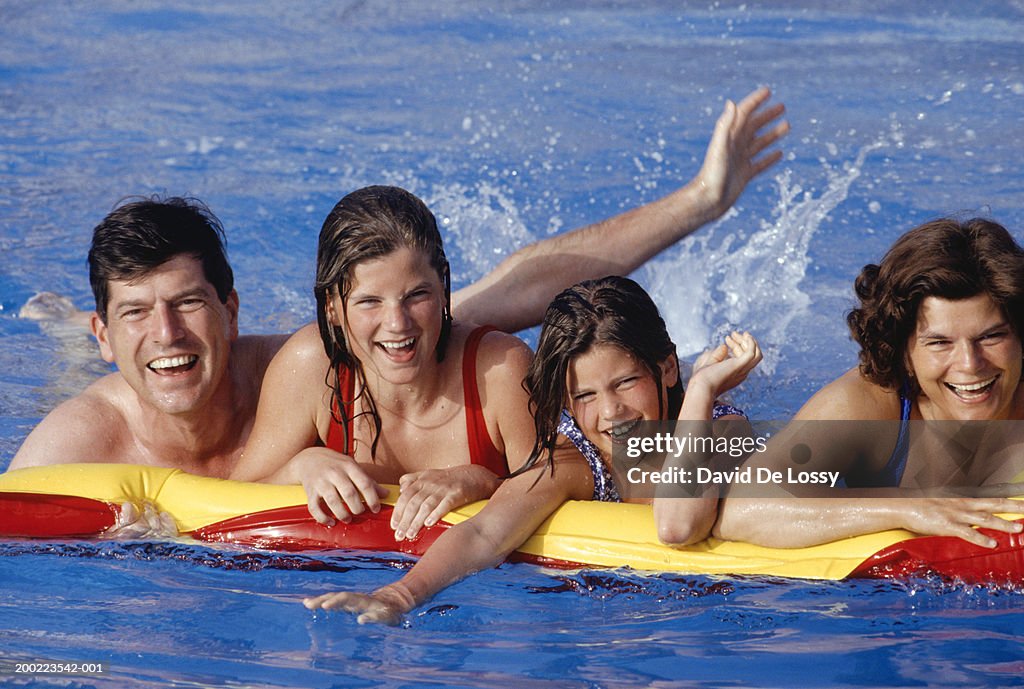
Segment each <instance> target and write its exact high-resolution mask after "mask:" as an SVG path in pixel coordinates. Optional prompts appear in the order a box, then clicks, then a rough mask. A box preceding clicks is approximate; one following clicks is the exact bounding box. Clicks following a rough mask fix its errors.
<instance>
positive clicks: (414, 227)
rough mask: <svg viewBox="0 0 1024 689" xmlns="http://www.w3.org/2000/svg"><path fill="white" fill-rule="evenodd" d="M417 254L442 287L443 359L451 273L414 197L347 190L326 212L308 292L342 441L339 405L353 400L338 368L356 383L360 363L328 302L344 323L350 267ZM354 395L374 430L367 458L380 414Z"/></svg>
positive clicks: (379, 189)
mask: <svg viewBox="0 0 1024 689" xmlns="http://www.w3.org/2000/svg"><path fill="white" fill-rule="evenodd" d="M403 247H405V248H408V249H412V250H415V251H422V252H423V253H424V254H425V255H426V256H427V259H428V260H429V262H430V266H431V267H432V268H433V269H434V270H435V271H437V275H438V277H439V278H440V280H441V284H442V285H443V286H444V308H443V310H442V314H441V336H440V337H439V338H438V341H437V347H436V349H435V353H436V356H437V360H438V361H441V360H443V359H444V353H445V350H446V348H447V345H448V338H449V335H450V334H451V327H452V315H451V274H450V270H449V267H448V259H447V258H446V257H445V254H444V246H443V244H442V241H441V233H440V232H439V231H438V229H437V221H436V220H435V218H434V214H433V213H431V212H430V209H429V208H427V206H426V204H424V203H423V202H422V201H421V200H420V199H418V198H417V197H416V196H414V195H413V194H411V193H409V192H408V191H406V190H404V189H399V188H398V187H386V186H371V187H364V188H362V189H358V190H356V191H353V192H352V193H351V194H349V195H347V196H345V197H344V198H343V199H341V200H340V201H338V203H337V204H336V205H335V206H334V208H333V209H332V210H331V212H330V214H329V215H328V216H327V219H326V220H324V224H323V227H322V228H321V230H320V240H319V244H318V246H317V257H316V282H315V284H314V285H313V293H314V296H315V297H316V317H317V325H318V326H319V329H320V339H321V340H322V341H323V344H324V350H325V351H326V352H327V356H328V358H329V359H330V360H331V372H330V373H329V374H328V381H327V384H328V386H330V388H331V390H332V393H331V414H332V415H333V416H334V419H335V421H337V422H338V423H339V424H340V425H341V427H342V429H343V430H344V434H345V435H344V438H345V443H346V444H347V443H348V438H349V436H350V434H351V424H352V419H351V418H348V417H347V416H346V414H345V411H344V410H345V405H346V404H350V403H351V402H353V401H354V400H345V399H343V392H342V389H341V378H340V367H342V366H344V367H346V368H348V369H349V370H351V371H352V372H353V374H354V375H356V377H357V378H356V379H357V380H358V381H360V383H362V381H364V380H365V377H364V375H363V366H362V363H361V362H360V361H359V360H358V359H357V358H356V357H355V356H353V355H352V351H351V349H350V348H349V346H348V343H347V342H346V341H345V333H344V331H343V329H342V328H340V327H338V326H335V325H332V324H331V322H330V319H329V318H328V311H327V308H328V303H329V302H330V299H331V295H332V294H333V293H334V292H335V290H336V291H337V293H338V294H339V295H340V296H341V308H342V310H343V311H342V313H340V314H338V316H339V317H340V318H342V319H345V318H346V317H347V316H346V313H345V312H344V310H345V308H346V307H345V303H346V300H347V298H348V295H349V293H350V292H351V290H352V274H353V271H354V269H355V267H356V266H357V265H358V264H360V263H362V262H364V261H370V260H373V259H378V258H383V257H384V256H387V255H388V254H390V253H392V252H394V251H397V250H398V249H401V248H403ZM360 388H361V389H360V391H359V392H358V393H357V395H356V396H357V397H358V396H360V395H364V396H365V398H366V400H367V407H368V413H369V414H370V415H371V417H372V419H373V424H374V428H375V431H376V432H375V433H374V438H373V444H372V447H371V454H375V453H376V449H377V441H378V439H379V438H380V428H381V422H380V415H379V414H378V413H377V406H376V403H375V402H374V400H373V396H372V395H370V393H369V391H368V390H366V387H365V386H364V385H360Z"/></svg>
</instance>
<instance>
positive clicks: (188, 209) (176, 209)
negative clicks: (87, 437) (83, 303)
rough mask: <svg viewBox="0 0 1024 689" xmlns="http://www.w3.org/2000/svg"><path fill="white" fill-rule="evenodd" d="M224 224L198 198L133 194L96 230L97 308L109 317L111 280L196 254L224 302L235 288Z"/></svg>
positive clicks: (92, 278)
mask: <svg viewBox="0 0 1024 689" xmlns="http://www.w3.org/2000/svg"><path fill="white" fill-rule="evenodd" d="M224 244H225V241H224V228H223V227H221V224H220V221H219V220H218V219H217V216H215V215H214V214H213V211H211V210H210V209H209V208H207V206H206V204H204V203H203V202H202V201H200V200H199V199H193V198H181V197H177V196H173V197H170V198H166V199H164V198H160V197H159V196H153V197H151V198H141V197H133V198H129V199H126V200H125V202H124V203H122V204H121V205H120V206H118V207H117V208H115V209H114V210H113V211H111V212H110V213H109V214H108V215H107V217H105V218H103V221H102V222H101V223H100V224H99V225H97V226H96V228H95V229H94V230H93V233H92V244H91V246H90V247H89V283H90V285H91V286H92V294H93V297H94V298H95V299H96V313H98V314H99V317H100V318H101V319H102V320H103V322H104V323H106V321H107V302H108V301H109V299H110V281H111V280H124V281H132V280H136V279H139V278H142V277H144V276H145V275H147V274H148V273H150V272H151V271H153V270H154V269H156V268H158V267H159V266H161V265H163V264H164V263H166V262H167V261H170V260H171V259H172V258H175V257H176V256H180V255H183V254H184V255H190V256H195V257H196V258H197V259H198V260H199V262H200V263H202V265H203V275H204V276H205V277H206V281H207V282H209V283H210V284H211V285H213V287H214V289H215V290H216V291H217V297H218V298H219V299H220V301H221V303H225V302H227V300H228V296H230V294H231V290H232V289H233V288H234V274H233V273H232V272H231V266H230V265H229V264H228V258H227V252H226V250H225V248H224Z"/></svg>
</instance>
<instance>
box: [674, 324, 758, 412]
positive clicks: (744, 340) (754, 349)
mask: <svg viewBox="0 0 1024 689" xmlns="http://www.w3.org/2000/svg"><path fill="white" fill-rule="evenodd" d="M761 358H762V356H761V347H760V346H759V345H758V344H757V340H756V339H754V336H753V335H751V334H750V333H748V332H744V333H742V334H741V333H738V332H735V331H733V332H732V333H730V334H729V335H728V337H726V338H725V342H724V343H723V344H720V345H719V346H718V347H716V348H715V349H711V350H708V351H706V352H704V353H703V354H701V355H700V356H699V357H698V358H697V361H696V363H694V365H693V375H692V376H691V377H690V386H689V387H690V389H693V387H694V386H696V385H703V386H707V388H708V390H709V393H710V396H711V398H712V399H715V398H717V397H718V396H719V395H721V394H723V393H725V392H726V391H728V390H731V389H733V388H734V387H736V386H737V385H739V384H740V383H742V382H743V381H744V380H746V378H747V376H748V375H749V374H750V372H751V371H753V370H754V368H755V367H756V366H757V365H758V364H759V363H761Z"/></svg>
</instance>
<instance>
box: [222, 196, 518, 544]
mask: <svg viewBox="0 0 1024 689" xmlns="http://www.w3.org/2000/svg"><path fill="white" fill-rule="evenodd" d="M314 292H315V296H316V302H317V323H316V324H315V325H309V326H307V327H305V328H303V329H302V330H300V331H299V332H298V333H296V335H294V336H293V337H292V338H291V340H289V342H288V344H286V345H285V347H284V348H283V349H282V351H281V353H280V354H279V355H278V356H277V357H276V358H275V359H274V362H273V363H272V364H271V366H270V368H269V369H268V371H267V375H266V379H265V382H264V387H263V391H262V393H261V396H260V405H259V410H258V411H257V415H256V421H255V426H254V428H253V431H252V434H251V436H250V438H249V442H248V443H247V444H246V449H245V452H244V454H243V458H242V461H241V462H240V464H239V468H238V469H237V470H236V472H235V473H234V474H233V475H232V477H233V478H237V479H242V480H253V479H262V480H269V481H273V482H279V483H300V482H301V483H302V484H303V486H304V487H305V488H306V492H307V496H308V498H309V508H310V513H311V514H312V515H313V517H314V518H316V519H317V520H318V521H321V522H323V523H326V524H331V523H333V522H334V520H335V519H341V520H343V521H348V520H349V519H350V515H353V514H360V513H362V512H364V511H365V510H367V509H369V510H371V511H373V512H377V511H379V510H380V506H381V505H380V498H381V497H383V496H385V495H387V490H386V489H384V488H383V487H382V486H381V485H380V484H381V483H395V484H398V485H399V487H400V494H399V498H398V500H397V503H396V505H395V509H394V512H393V514H392V526H393V527H394V529H395V538H396V540H401V539H403V538H414V537H415V536H416V535H417V533H418V531H419V529H420V528H421V527H422V526H424V525H426V526H430V525H432V524H433V523H434V522H436V521H437V520H438V519H439V518H440V517H441V516H443V515H444V514H446V513H447V512H449V511H450V510H452V509H454V508H456V507H459V506H461V505H464V504H466V503H469V502H473V501H476V500H481V499H484V498H487V497H489V496H490V495H491V494H492V493H493V492H494V490H495V489H496V488H497V486H498V484H499V482H500V478H501V477H503V476H505V475H506V474H508V471H509V466H508V462H507V460H506V457H511V458H518V460H519V463H521V462H522V459H523V458H524V457H526V456H527V455H528V454H529V450H530V446H531V444H532V437H533V428H532V423H531V419H530V415H529V411H528V402H527V395H526V392H525V391H524V390H523V389H522V384H521V383H522V379H523V376H524V375H525V372H526V367H527V365H528V363H529V361H530V350H529V348H528V347H527V346H526V345H525V344H524V343H523V342H522V341H521V340H519V339H518V338H515V337H513V336H511V335H506V334H504V333H500V332H497V331H496V330H495V329H494V328H491V327H477V326H475V325H473V324H470V323H466V322H454V321H453V319H452V315H451V296H450V294H451V278H450V275H449V268H448V260H447V259H446V257H445V253H444V248H443V246H442V242H441V235H440V233H439V232H438V229H437V222H436V221H435V219H434V215H433V214H432V213H431V212H430V210H429V209H427V207H426V206H425V205H424V204H423V202H422V201H420V199H418V198H416V196H414V195H413V194H411V193H409V192H407V191H405V190H403V189H399V188H396V187H366V188H364V189H360V190H358V191H355V192H352V193H351V194H349V195H348V196H346V197H345V198H343V199H342V200H341V201H339V202H338V204H337V205H336V206H335V207H334V209H333V210H332V211H331V213H330V214H329V215H328V217H327V219H326V220H325V221H324V225H323V228H322V229H321V232H320V239H319V246H318V251H317V273H316V284H315V287H314ZM325 383H326V385H325Z"/></svg>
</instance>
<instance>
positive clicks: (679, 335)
mask: <svg viewBox="0 0 1024 689" xmlns="http://www.w3.org/2000/svg"><path fill="white" fill-rule="evenodd" d="M886 145H887V144H886V142H885V140H884V139H883V140H878V141H876V142H874V143H871V144H868V145H866V146H864V147H862V148H861V149H860V151H859V152H858V153H857V156H856V158H855V159H854V161H853V162H851V163H847V164H845V165H842V166H836V167H831V166H829V165H828V164H827V163H824V162H823V166H824V168H825V175H826V188H825V191H824V192H822V193H821V194H820V195H818V196H816V195H815V194H814V193H813V192H812V191H805V190H804V189H803V187H802V186H801V185H800V184H799V183H795V182H793V180H792V171H791V170H788V169H787V170H786V171H784V172H782V173H781V174H779V175H778V176H777V177H776V180H775V181H776V184H777V186H778V193H779V195H778V201H777V202H776V205H775V208H774V209H773V211H772V214H771V215H772V220H771V221H768V220H762V221H761V223H760V228H759V229H758V230H756V231H755V232H754V233H753V234H751V235H750V236H749V237H747V236H746V234H745V233H744V232H743V231H742V230H739V231H728V232H727V231H725V230H724V229H723V228H724V227H726V226H735V221H734V220H735V218H737V217H738V216H739V213H738V212H736V211H735V210H734V211H731V212H730V213H729V214H727V215H726V216H725V217H724V218H722V220H720V221H719V222H718V223H717V224H716V225H714V226H713V227H712V228H710V231H707V232H700V233H698V234H697V235H695V236H693V237H691V238H688V239H687V240H686V241H685V242H683V243H682V245H681V247H680V250H679V251H678V252H676V253H675V254H674V255H673V256H672V257H671V258H669V259H663V260H660V261H657V262H655V263H653V264H652V265H651V267H650V268H649V271H648V272H649V274H650V275H651V278H652V279H651V280H650V282H649V284H650V286H651V293H652V295H653V296H654V297H655V301H657V302H658V304H659V305H661V306H662V310H663V313H664V315H665V320H666V322H667V323H668V326H669V331H670V332H671V333H672V335H673V339H674V340H675V342H676V345H677V347H678V348H679V353H680V355H684V356H690V355H693V354H695V353H697V352H700V351H702V350H704V349H705V348H707V347H708V346H709V344H710V343H712V342H715V341H719V340H721V338H722V337H723V336H724V334H725V333H726V332H728V331H729V330H732V329H736V328H739V329H742V330H750V331H752V332H755V333H757V335H758V338H759V340H760V341H761V344H762V347H763V349H764V351H765V360H764V363H763V364H762V365H761V370H762V372H763V373H764V374H768V375H770V374H771V373H773V372H774V370H775V366H776V364H777V363H778V355H779V349H780V347H781V345H782V344H784V343H785V342H787V340H788V339H789V328H790V325H791V324H792V323H793V321H794V320H796V319H798V318H799V317H801V316H803V315H805V314H807V312H808V310H809V307H810V305H811V301H812V299H811V297H810V296H809V295H808V294H807V293H806V292H804V291H803V290H802V289H801V282H802V281H803V279H804V277H805V275H806V274H807V268H808V266H809V265H810V263H811V259H810V256H809V248H810V244H811V239H812V238H813V237H814V235H815V233H816V232H817V231H818V229H819V228H820V227H821V226H822V223H823V222H824V221H825V220H826V218H827V217H828V216H829V214H830V213H831V212H832V211H834V210H835V209H836V208H837V207H838V206H839V205H840V204H842V203H843V202H844V201H845V200H846V198H847V197H848V195H849V192H850V188H851V186H852V185H853V183H854V182H855V181H856V180H857V178H858V177H860V175H861V171H862V169H863V167H864V162H865V160H866V159H867V156H868V155H869V154H870V153H871V152H872V151H875V150H877V149H879V148H882V147H884V146H886Z"/></svg>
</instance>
